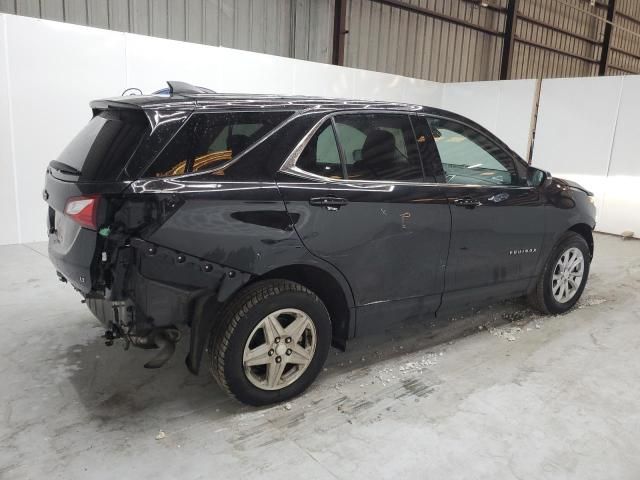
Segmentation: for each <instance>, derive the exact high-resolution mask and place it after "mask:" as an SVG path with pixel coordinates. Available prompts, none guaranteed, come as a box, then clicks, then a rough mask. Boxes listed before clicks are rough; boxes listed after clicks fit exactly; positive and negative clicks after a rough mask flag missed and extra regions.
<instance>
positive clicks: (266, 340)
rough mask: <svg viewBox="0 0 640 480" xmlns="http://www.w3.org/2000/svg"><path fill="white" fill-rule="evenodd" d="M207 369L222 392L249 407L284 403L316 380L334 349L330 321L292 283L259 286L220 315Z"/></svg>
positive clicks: (319, 304)
mask: <svg viewBox="0 0 640 480" xmlns="http://www.w3.org/2000/svg"><path fill="white" fill-rule="evenodd" d="M220 320H221V322H220V323H218V326H217V327H216V334H215V335H214V334H212V335H211V337H210V338H211V340H210V344H209V360H210V362H209V364H210V370H211V373H212V375H213V377H214V378H215V379H216V381H217V382H218V383H219V384H220V386H221V387H222V388H223V389H224V390H226V391H227V393H229V394H231V395H232V396H234V397H235V398H237V399H238V400H240V401H241V402H244V403H248V404H250V405H266V404H269V403H274V402H279V401H284V400H287V399H290V398H292V397H294V396H296V395H298V394H300V393H301V392H303V391H304V390H305V389H306V388H307V387H308V386H309V385H311V383H312V382H313V380H314V379H315V378H316V376H317V375H318V373H319V372H320V370H321V369H322V365H323V364H324V361H325V360H326V358H327V354H328V351H329V346H330V344H331V321H330V319H329V314H328V312H327V309H326V308H325V306H324V304H323V303H322V302H321V301H320V299H319V298H318V297H317V296H316V295H315V294H314V293H313V292H311V291H310V290H308V289H307V288H305V287H303V286H302V285H300V284H298V283H295V282H291V281H288V280H265V281H260V282H256V283H255V284H253V285H251V286H249V287H248V288H247V289H246V290H244V291H243V292H241V293H240V294H239V295H238V296H237V297H236V298H235V299H234V300H233V301H232V302H230V304H229V305H228V306H227V307H226V308H225V309H224V311H223V313H222V318H221V319H220Z"/></svg>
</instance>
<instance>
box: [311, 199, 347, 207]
mask: <svg viewBox="0 0 640 480" xmlns="http://www.w3.org/2000/svg"><path fill="white" fill-rule="evenodd" d="M309 203H310V204H311V205H314V206H316V207H326V208H327V210H338V209H339V208H340V207H344V206H345V205H346V204H347V203H349V200H347V199H346V198H340V197H333V196H327V197H313V198H310V199H309Z"/></svg>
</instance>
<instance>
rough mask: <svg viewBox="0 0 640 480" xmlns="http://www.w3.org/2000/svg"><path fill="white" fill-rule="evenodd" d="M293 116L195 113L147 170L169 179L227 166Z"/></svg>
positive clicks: (153, 175)
mask: <svg viewBox="0 0 640 480" xmlns="http://www.w3.org/2000/svg"><path fill="white" fill-rule="evenodd" d="M291 115H292V112H225V113H195V114H193V115H192V116H191V118H190V119H189V120H188V121H187V123H186V124H185V125H184V126H183V127H182V128H181V129H180V131H179V132H178V133H177V135H176V136H175V137H174V139H173V140H171V142H170V143H169V144H168V145H167V146H166V147H165V149H164V150H163V151H162V153H160V155H159V156H158V157H157V158H156V160H155V161H154V162H153V164H152V165H151V167H150V168H149V169H148V170H147V172H146V174H145V176H146V177H169V176H175V175H182V174H184V173H191V172H201V171H205V170H212V169H216V168H219V167H222V166H223V165H225V164H227V163H229V162H230V161H231V160H233V159H235V158H236V157H237V156H238V155H240V154H241V153H242V152H244V151H245V150H247V149H248V148H249V147H251V146H252V145H254V144H255V143H256V142H258V141H260V139H262V138H263V137H264V136H265V135H267V134H268V133H269V132H271V131H272V130H273V129H274V128H276V127H277V126H278V125H280V124H281V123H282V122H283V121H284V120H286V119H287V118H288V117H289V116H291Z"/></svg>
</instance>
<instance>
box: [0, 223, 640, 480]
mask: <svg viewBox="0 0 640 480" xmlns="http://www.w3.org/2000/svg"><path fill="white" fill-rule="evenodd" d="M44 251H45V247H44V246H43V245H41V244H36V245H30V246H18V245H16V246H5V247H0V265H2V268H1V269H0V318H1V324H0V325H1V326H2V333H1V334H0V385H1V387H0V408H1V409H2V415H0V478H20V479H22V478H64V479H71V478H109V479H111V478H132V477H136V478H180V479H191V478H220V479H227V478H257V477H260V478H277V479H282V478H287V479H296V478H344V479H359V478H363V479H372V478H442V479H444V478H446V479H456V478H465V479H467V478H490V479H498V478H499V479H502V478H521V479H525V478H526V479H532V478H545V479H548V478H576V479H586V478H593V479H603V478H615V479H618V480H619V479H626V478H628V479H637V478H640V455H639V453H640V447H639V446H638V445H640V368H639V364H638V359H639V355H640V322H639V320H640V302H639V299H640V242H639V241H626V242H625V241H622V240H621V239H619V238H617V237H610V236H603V235H599V236H598V237H597V239H596V259H595V261H594V263H593V266H592V274H591V278H590V281H589V284H588V286H587V289H586V292H585V297H584V298H583V300H582V301H581V304H580V306H579V308H577V309H575V310H574V311H572V312H571V313H569V314H567V315H563V316H558V317H539V316H537V315H535V314H534V313H533V312H531V311H530V310H528V309H527V307H526V305H525V304H524V303H522V302H518V301H515V302H508V303H506V304H501V305H497V306H493V307H490V308H489V307H487V308H484V309H482V310H480V311H478V312H475V313H473V314H471V315H468V316H464V317H463V318H460V317H458V318H456V319H453V321H452V322H451V324H450V326H449V327H447V328H441V329H437V330H436V331H434V330H433V329H430V328H429V326H427V325H411V326H406V327H404V328H402V329H398V330H394V331H392V332H389V333H388V334H387V335H381V336H378V337H372V338H367V339H361V340H358V341H356V342H354V343H353V344H352V345H351V346H350V349H349V352H347V353H346V354H345V353H338V352H332V353H331V356H330V360H329V362H328V364H327V368H326V370H325V371H324V372H323V373H322V374H321V375H320V377H319V378H318V380H317V382H316V384H315V386H314V387H312V388H311V389H310V390H309V391H308V392H307V393H306V394H305V395H303V396H302V397H300V398H297V399H295V400H293V401H292V402H291V403H290V404H289V405H277V406H274V407H270V408H263V409H255V408H249V407H245V406H242V405H239V404H237V403H235V402H233V401H231V400H229V399H227V398H226V397H225V396H224V395H223V394H222V392H221V391H220V390H219V389H218V387H217V386H216V385H215V383H213V382H212V381H211V380H210V379H209V378H208V376H207V375H206V374H205V375H201V376H200V377H194V376H192V375H191V374H189V373H188V372H187V371H186V369H185V367H184V364H183V357H184V353H185V352H184V348H183V349H182V351H179V352H178V355H176V356H174V358H173V359H172V360H171V361H170V363H169V365H168V366H166V367H165V368H163V369H160V370H155V371H151V370H145V369H143V368H142V364H143V363H144V362H145V360H146V359H147V358H148V355H149V352H144V351H140V350H131V351H128V352H123V351H122V349H121V347H120V346H117V345H116V346H113V347H106V346H105V345H104V343H103V340H102V339H101V338H100V336H101V334H102V333H103V332H102V330H101V329H100V328H99V326H98V325H97V322H96V321H95V320H94V319H93V318H92V316H91V314H90V313H89V311H88V310H86V308H85V306H84V305H81V304H80V302H79V297H78V296H77V294H75V293H74V292H73V291H72V289H71V288H70V287H69V286H68V285H63V284H60V283H59V282H58V281H57V280H56V277H55V274H54V271H53V269H52V267H51V266H50V264H49V261H48V260H47V258H46V257H45V253H44ZM505 322H507V323H506V324H505ZM469 329H473V330H474V334H473V335H468V336H464V337H461V336H460V335H462V334H463V333H465V331H466V332H467V333H468V330H469ZM453 337H455V338H454V339H453V340H452V338H453ZM160 432H163V433H164V435H162V434H160ZM159 434H160V435H159ZM160 437H164V438H160Z"/></svg>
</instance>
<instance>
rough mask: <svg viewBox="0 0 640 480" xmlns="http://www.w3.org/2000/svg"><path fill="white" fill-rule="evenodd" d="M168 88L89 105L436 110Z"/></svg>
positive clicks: (183, 85) (180, 86)
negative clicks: (148, 93)
mask: <svg viewBox="0 0 640 480" xmlns="http://www.w3.org/2000/svg"><path fill="white" fill-rule="evenodd" d="M167 83H168V84H169V88H165V89H163V90H159V91H158V92H155V93H154V94H151V95H128V96H121V97H112V98H105V99H102V100H95V101H93V102H91V107H92V108H97V109H101V108H107V107H109V106H111V107H120V108H144V109H154V110H156V109H207V110H221V109H227V110H228V109H232V110H236V109H237V110H240V109H247V108H252V109H253V108H266V109H273V110H276V109H277V110H282V109H287V110H294V111H304V110H314V109H315V110H335V109H349V110H359V109H376V110H395V111H398V110H400V111H407V112H420V111H423V112H424V111H437V110H438V109H433V108H430V107H426V106H423V105H414V104H408V103H395V102H382V101H375V100H354V99H344V98H324V97H306V96H293V95H292V96H287V95H265V94H246V93H245V94H238V93H215V92H213V91H211V90H208V89H206V88H203V87H195V86H193V85H189V84H188V83H184V82H167Z"/></svg>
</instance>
